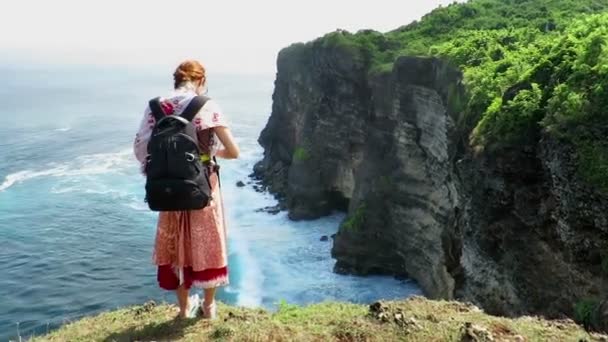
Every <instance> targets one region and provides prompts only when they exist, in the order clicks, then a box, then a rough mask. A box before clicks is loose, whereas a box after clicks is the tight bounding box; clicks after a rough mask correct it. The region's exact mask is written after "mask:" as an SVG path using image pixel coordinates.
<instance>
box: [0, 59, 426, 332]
mask: <svg viewBox="0 0 608 342" xmlns="http://www.w3.org/2000/svg"><path fill="white" fill-rule="evenodd" d="M170 75H171V70H145V69H127V68H110V67H108V68H101V67H98V68H93V67H40V66H38V67H37V66H31V67H23V66H20V67H19V68H17V67H6V66H4V67H0V84H1V85H2V86H1V87H0V161H1V162H0V341H6V340H11V339H13V340H15V339H17V336H19V335H20V336H22V337H24V338H27V337H30V336H32V335H36V334H41V333H45V332H47V331H49V330H52V329H55V328H57V327H58V326H60V325H61V324H64V323H67V322H70V321H73V320H76V319H78V318H80V317H82V316H85V315H91V314H95V313H99V312H102V311H105V310H112V309H116V308H118V307H123V306H127V305H132V304H138V303H143V302H145V301H148V300H155V301H161V302H162V301H166V302H174V296H173V293H170V292H165V291H162V290H160V289H159V288H158V286H157V284H156V269H155V266H154V265H153V264H152V261H151V260H152V244H153V240H154V234H155V220H156V214H155V213H152V212H150V211H149V210H148V209H147V207H146V205H145V203H144V201H143V195H144V194H143V184H144V178H143V177H142V176H141V174H140V173H139V169H138V165H137V162H136V161H135V159H134V157H133V155H132V151H131V143H132V140H133V138H134V135H135V132H136V130H137V127H138V125H139V121H140V120H141V117H142V115H143V110H144V107H145V104H146V103H147V100H148V99H149V98H152V97H155V96H157V95H163V94H166V93H168V91H169V90H170V86H171V84H172V79H171V77H170ZM273 81H274V75H272V74H269V75H256V76H252V75H227V74H226V75H224V74H217V75H216V74H210V75H209V95H210V96H212V97H213V98H215V99H216V100H217V101H218V102H219V103H220V105H221V106H222V107H223V109H224V111H225V113H226V115H227V116H228V117H229V118H230V121H231V123H232V130H233V134H234V135H235V136H236V138H237V139H238V142H239V144H240V146H241V150H242V158H241V159H239V160H236V161H224V162H223V163H222V171H223V173H222V177H223V179H222V185H223V192H224V196H225V206H226V210H227V215H228V225H229V227H228V229H229V253H230V254H229V263H230V265H229V266H230V269H231V275H230V276H231V284H230V286H229V287H226V288H224V289H223V290H222V291H221V293H220V294H219V299H220V300H222V301H224V302H226V303H230V304H234V305H241V306H249V307H257V306H262V307H265V308H267V309H270V310H272V309H274V308H275V307H276V305H277V303H278V302H280V301H287V302H288V303H294V304H308V303H316V302H322V301H328V300H341V301H352V302H357V303H368V302H371V301H374V300H376V299H394V298H404V297H408V296H410V295H413V294H420V290H419V289H418V287H417V286H416V284H415V283H413V282H410V281H400V280H395V279H393V278H390V277H354V276H344V275H337V274H334V273H333V272H332V268H333V265H334V260H332V258H331V256H330V249H331V239H330V241H329V242H322V241H320V238H321V236H323V235H331V234H333V233H335V232H336V230H337V227H338V224H339V223H340V221H341V220H342V218H343V214H340V213H336V214H335V215H332V216H330V217H327V218H323V219H319V220H315V221H308V222H291V221H289V220H288V219H287V216H286V214H285V213H280V214H278V215H271V214H267V213H262V212H256V210H257V209H259V208H263V207H266V206H271V205H274V204H276V203H275V200H274V199H273V197H272V196H271V195H269V194H265V193H257V192H255V191H254V190H253V188H252V187H251V185H248V186H246V187H244V188H238V187H237V186H236V182H237V181H239V180H240V181H244V182H246V183H248V182H250V180H249V179H248V175H249V174H250V173H251V171H252V167H253V165H254V163H255V162H256V161H258V160H260V159H261V158H262V153H263V151H262V149H261V147H260V146H259V145H258V144H257V137H258V136H259V132H260V131H261V130H262V128H263V127H264V125H265V123H266V121H267V120H268V117H269V115H270V111H271V105H272V100H271V95H272V90H273Z"/></svg>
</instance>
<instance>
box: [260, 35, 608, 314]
mask: <svg viewBox="0 0 608 342" xmlns="http://www.w3.org/2000/svg"><path fill="white" fill-rule="evenodd" d="M461 79H462V76H461V73H460V72H459V71H458V70H456V69H455V68H453V67H450V66H449V65H448V64H446V63H445V62H442V61H441V60H438V59H434V58H418V57H401V58H398V59H397V61H396V62H395V64H394V67H393V68H392V70H388V71H381V70H380V71H376V72H374V71H370V65H369V60H368V59H366V56H365V55H361V54H360V53H359V52H357V50H353V49H350V48H349V47H348V46H340V45H327V44H321V43H320V42H314V43H311V44H307V45H296V46H292V47H290V48H288V49H285V50H283V51H282V52H281V54H280V55H279V58H278V73H277V79H276V82H275V92H274V95H273V101H274V102H273V110H272V115H271V117H270V119H269V121H268V124H267V126H266V128H265V129H264V131H263V132H262V134H261V136H260V139H259V141H260V143H261V145H262V146H263V147H264V149H265V154H264V159H263V160H262V161H261V162H260V163H258V164H257V165H256V167H255V174H256V176H257V177H259V178H260V179H261V180H262V182H263V183H264V184H265V185H267V186H268V189H269V190H270V191H271V192H273V193H275V194H276V195H277V197H278V198H279V200H280V201H281V203H282V204H283V205H284V206H285V208H287V209H288V210H289V214H290V217H291V218H292V219H312V218H316V217H320V216H323V215H326V214H329V213H330V212H332V211H333V210H344V211H347V212H348V216H347V218H346V220H345V221H344V222H343V223H342V225H341V227H340V230H339V232H338V234H337V235H336V236H335V238H334V247H333V250H332V254H333V256H334V257H335V258H336V260H337V263H336V271H337V272H345V273H355V274H363V275H365V274H391V275H395V276H409V277H412V278H414V279H415V280H416V281H418V283H419V284H420V286H421V287H422V289H423V290H424V292H425V294H426V295H428V296H429V297H431V298H446V299H451V298H460V299H465V300H470V301H473V302H475V303H476V304H479V305H481V306H482V307H484V309H486V310H488V311H489V312H491V313H496V314H506V315H517V314H523V313H534V314H545V315H548V316H552V317H556V316H563V315H572V313H573V307H574V304H575V303H576V302H577V301H579V300H580V299H581V298H587V297H600V296H602V295H603V294H605V293H606V292H605V290H606V288H605V287H606V286H605V284H604V282H603V278H605V275H604V273H603V271H602V264H603V263H604V264H605V262H603V261H604V260H605V257H606V255H605V254H604V251H605V250H606V248H607V247H608V246H607V241H608V235H607V234H608V214H607V213H606V211H605V210H603V209H604V208H607V206H606V205H607V204H608V197H607V196H606V194H605V193H601V192H599V191H596V190H594V189H592V188H591V187H590V186H589V185H587V183H585V182H583V181H581V180H579V179H578V177H577V174H576V160H575V158H574V157H573V153H572V151H571V147H570V146H569V145H568V144H566V143H563V142H560V141H557V140H555V139H553V138H550V137H548V136H544V135H543V134H540V135H539V136H538V137H534V138H533V139H530V141H532V143H526V144H522V145H521V146H518V147H516V148H511V149H505V150H501V151H500V152H496V151H479V150H476V151H474V150H473V149H471V148H470V147H469V144H468V139H467V137H468V135H469V133H470V127H466V125H462V124H461V123H460V121H461V113H460V110H461V101H462V99H463V97H464V91H465V89H464V86H463V85H462V84H461Z"/></svg>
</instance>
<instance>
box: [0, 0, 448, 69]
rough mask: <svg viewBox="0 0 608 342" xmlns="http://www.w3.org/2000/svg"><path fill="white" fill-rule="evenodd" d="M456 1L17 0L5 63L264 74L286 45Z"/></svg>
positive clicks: (0, 21)
mask: <svg viewBox="0 0 608 342" xmlns="http://www.w3.org/2000/svg"><path fill="white" fill-rule="evenodd" d="M451 2H453V0H367V1H360V0H350V1H346V0H300V1H292V0H282V1H281V0H258V1H251V0H221V1H220V0H217V1H208V0H181V1H179V0H172V1H169V0H148V1H135V0H51V1H49V0H19V1H6V2H4V3H3V6H2V10H1V11H0V32H2V33H1V34H0V63H4V64H6V63H9V64H10V63H15V62H19V63H31V64H41V65H48V64H68V65H76V64H78V65H80V64H82V65H127V66H167V65H172V66H173V65H176V64H178V63H179V62H180V61H181V60H183V59H186V58H195V59H198V60H200V61H202V62H203V64H204V65H205V66H206V67H207V69H209V70H215V71H218V72H235V73H265V72H272V71H274V70H275V62H276V56H277V53H278V52H279V50H280V49H281V48H283V47H286V46H288V45H290V44H291V43H294V42H306V41H310V40H312V39H314V38H317V37H319V36H322V35H323V34H325V33H327V32H331V31H335V30H336V29H338V28H339V29H345V30H348V31H351V32H356V31H357V30H359V29H370V28H371V29H374V30H377V31H381V32H386V31H389V30H393V29H395V28H398V27H400V26H402V25H405V24H408V23H410V22H412V21H413V20H417V19H419V18H420V17H421V16H422V15H424V14H426V13H428V12H429V11H431V10H432V9H434V8H436V7H438V6H440V5H443V6H445V5H448V4H449V3H451Z"/></svg>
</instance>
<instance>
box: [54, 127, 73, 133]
mask: <svg viewBox="0 0 608 342" xmlns="http://www.w3.org/2000/svg"><path fill="white" fill-rule="evenodd" d="M71 130H72V127H62V128H57V129H56V130H55V132H68V131H71Z"/></svg>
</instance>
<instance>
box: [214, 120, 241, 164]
mask: <svg viewBox="0 0 608 342" xmlns="http://www.w3.org/2000/svg"><path fill="white" fill-rule="evenodd" d="M213 130H214V132H215V134H216V135H217V137H218V138H219V139H220V141H221V142H222V145H224V149H222V150H219V151H217V153H216V156H218V157H220V158H224V159H236V158H238V157H239V153H240V151H239V147H238V146H237V144H236V142H235V141H234V137H233V136H232V133H230V129H229V128H228V127H223V126H218V127H215V128H214V129H213Z"/></svg>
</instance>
